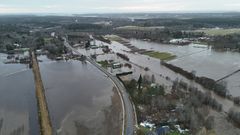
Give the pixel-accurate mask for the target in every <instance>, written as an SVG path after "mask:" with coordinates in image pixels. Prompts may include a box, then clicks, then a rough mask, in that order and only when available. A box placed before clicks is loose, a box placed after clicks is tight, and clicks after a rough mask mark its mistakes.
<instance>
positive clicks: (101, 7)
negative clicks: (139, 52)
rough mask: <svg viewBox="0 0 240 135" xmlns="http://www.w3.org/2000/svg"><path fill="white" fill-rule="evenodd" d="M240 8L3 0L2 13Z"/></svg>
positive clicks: (173, 2) (206, 2) (144, 0)
mask: <svg viewBox="0 0 240 135" xmlns="http://www.w3.org/2000/svg"><path fill="white" fill-rule="evenodd" d="M219 11H220V12H222V11H224V12H227V11H240V0H0V13H2V14H4V13H135V12H219Z"/></svg>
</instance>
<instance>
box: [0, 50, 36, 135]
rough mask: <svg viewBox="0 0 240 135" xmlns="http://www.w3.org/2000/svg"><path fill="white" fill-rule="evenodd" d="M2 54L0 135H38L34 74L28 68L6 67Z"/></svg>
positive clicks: (16, 65)
mask: <svg viewBox="0 0 240 135" xmlns="http://www.w3.org/2000/svg"><path fill="white" fill-rule="evenodd" d="M5 59H6V55H5V54H0V134H2V135H8V134H10V135H28V134H29V135H32V134H34V135H35V134H36V135H38V134H39V126H38V115H37V103H36V98H35V86H34V79H33V73H32V70H31V69H28V68H27V66H26V65H21V64H10V65H6V64H3V61H4V60H5Z"/></svg>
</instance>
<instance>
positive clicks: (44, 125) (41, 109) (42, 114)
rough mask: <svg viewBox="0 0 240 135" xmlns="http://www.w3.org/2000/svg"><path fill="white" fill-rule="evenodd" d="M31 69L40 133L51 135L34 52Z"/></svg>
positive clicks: (48, 116) (50, 126)
mask: <svg viewBox="0 0 240 135" xmlns="http://www.w3.org/2000/svg"><path fill="white" fill-rule="evenodd" d="M32 70H33V74H34V79H35V88H36V97H37V103H38V117H39V118H38V119H39V123H40V128H41V129H40V130H41V135H52V134H53V131H52V125H51V121H50V115H49V112H48V107H47V102H46V97H45V92H44V87H43V82H42V79H41V74H40V70H39V66H38V62H37V59H36V57H35V54H34V53H32Z"/></svg>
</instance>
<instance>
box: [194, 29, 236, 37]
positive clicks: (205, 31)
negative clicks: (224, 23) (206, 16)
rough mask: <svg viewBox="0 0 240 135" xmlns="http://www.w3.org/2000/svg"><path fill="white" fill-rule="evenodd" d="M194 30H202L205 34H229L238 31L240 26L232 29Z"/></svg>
mask: <svg viewBox="0 0 240 135" xmlns="http://www.w3.org/2000/svg"><path fill="white" fill-rule="evenodd" d="M196 32H204V33H206V34H207V35H213V36H214V35H229V34H234V33H240V28H233V29H201V30H196Z"/></svg>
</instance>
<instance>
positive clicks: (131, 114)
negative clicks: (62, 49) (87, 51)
mask: <svg viewBox="0 0 240 135" xmlns="http://www.w3.org/2000/svg"><path fill="white" fill-rule="evenodd" d="M63 39H64V46H66V47H67V48H69V49H70V50H71V51H72V52H74V53H75V54H77V55H80V56H82V54H81V53H80V52H79V51H77V50H76V49H75V48H73V47H72V46H71V45H70V44H69V43H68V42H67V39H66V38H63ZM86 60H87V61H88V62H89V63H91V64H92V65H93V66H95V67H96V68H98V69H99V70H100V71H102V72H103V73H104V74H105V75H106V76H107V77H109V78H110V79H111V81H112V82H113V83H114V85H115V86H116V88H117V89H118V93H119V96H120V99H121V102H122V107H123V125H122V135H133V134H134V133H135V127H136V124H137V118H136V112H135V108H134V105H133V104H132V101H131V100H130V97H129V95H128V93H127V90H126V88H125V87H124V85H123V84H122V82H121V81H120V80H118V78H117V77H116V76H113V75H112V74H111V73H109V72H108V71H106V70H105V69H104V68H103V67H101V66H100V65H98V64H97V63H96V62H95V61H94V60H92V59H91V58H90V57H86Z"/></svg>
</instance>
